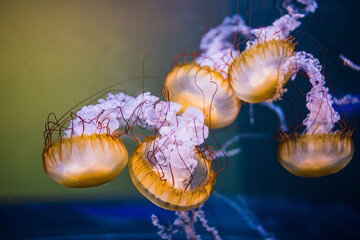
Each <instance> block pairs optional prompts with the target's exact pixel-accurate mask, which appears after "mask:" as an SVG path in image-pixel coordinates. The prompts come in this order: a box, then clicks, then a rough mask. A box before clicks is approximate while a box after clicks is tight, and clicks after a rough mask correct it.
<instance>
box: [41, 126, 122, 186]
mask: <svg viewBox="0 0 360 240" xmlns="http://www.w3.org/2000/svg"><path fill="white" fill-rule="evenodd" d="M42 159H43V165H44V169H45V172H46V173H47V175H48V176H49V177H50V178H51V179H53V180H54V181H56V182H58V183H60V184H61V185H64V186H66V187H72V188H83V187H93V186H97V185H101V184H104V183H107V182H110V181H112V180H113V179H114V178H116V177H117V176H118V175H119V174H120V172H121V171H122V170H123V169H124V167H125V166H126V164H127V162H128V159H129V155H128V151H127V149H126V147H125V145H124V143H123V142H122V141H121V140H120V139H119V138H117V137H114V136H112V135H109V134H96V133H94V134H92V135H86V134H83V135H77V136H72V137H70V138H68V137H64V138H62V139H60V140H57V141H54V142H53V143H51V144H50V145H46V146H45V148H44V151H43V154H42Z"/></svg>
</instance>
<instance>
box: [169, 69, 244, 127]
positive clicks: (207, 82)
mask: <svg viewBox="0 0 360 240" xmlns="http://www.w3.org/2000/svg"><path fill="white" fill-rule="evenodd" d="M165 85H166V88H165V89H166V90H167V92H166V93H165V96H166V97H167V98H168V100H170V101H174V102H177V103H180V104H181V105H182V106H183V107H182V109H181V112H184V111H185V110H186V109H187V108H188V107H190V106H192V107H197V108H199V109H201V110H202V112H203V113H204V114H205V116H206V124H207V125H208V126H209V121H211V127H212V128H220V127H225V126H227V125H229V124H231V123H232V122H233V121H234V120H235V119H236V117H237V115H238V114H239V112H240V108H241V102H240V101H239V100H238V99H237V98H236V97H235V95H234V93H233V90H232V89H231V87H230V85H229V83H228V81H226V80H225V79H224V78H223V76H222V75H221V74H220V73H218V72H216V71H212V70H211V69H210V68H208V67H201V66H200V65H198V64H196V63H190V64H185V65H180V66H177V67H175V68H173V69H172V70H171V72H170V73H169V74H168V75H167V77H166V80H165Z"/></svg>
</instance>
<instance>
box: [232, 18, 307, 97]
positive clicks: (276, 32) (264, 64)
mask: <svg viewBox="0 0 360 240" xmlns="http://www.w3.org/2000/svg"><path fill="white" fill-rule="evenodd" d="M301 16H302V15H300V14H295V15H291V16H290V15H284V16H282V17H281V18H279V19H278V20H276V21H275V22H274V23H273V24H272V25H271V26H267V27H264V28H260V29H253V30H251V33H252V34H253V35H254V36H255V37H254V39H253V40H250V41H248V42H247V49H246V50H245V51H243V52H242V53H241V54H240V55H239V56H238V57H236V58H235V59H234V61H233V62H232V63H231V65H230V67H229V81H230V84H231V86H232V88H233V89H234V92H235V95H236V96H237V97H238V98H239V99H241V100H242V101H245V102H249V103H260V102H263V101H274V100H277V99H280V98H281V96H282V95H283V93H284V92H285V91H286V90H285V89H284V86H285V84H286V83H287V81H288V80H289V79H290V77H291V76H292V75H293V74H294V69H295V66H289V61H288V59H289V58H291V57H292V56H293V55H294V51H295V45H296V44H295V43H293V40H294V39H293V38H291V37H288V35H289V33H290V31H292V30H293V29H295V28H297V27H298V26H299V25H300V22H299V21H297V19H298V18H300V17H301Z"/></svg>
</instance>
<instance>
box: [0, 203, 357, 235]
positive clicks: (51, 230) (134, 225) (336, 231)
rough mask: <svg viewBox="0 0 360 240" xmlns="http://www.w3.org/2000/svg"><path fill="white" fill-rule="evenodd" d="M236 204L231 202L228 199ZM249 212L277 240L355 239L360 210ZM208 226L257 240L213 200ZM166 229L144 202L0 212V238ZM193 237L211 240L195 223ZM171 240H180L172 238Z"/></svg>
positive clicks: (165, 219) (279, 206) (274, 207)
mask: <svg viewBox="0 0 360 240" xmlns="http://www.w3.org/2000/svg"><path fill="white" fill-rule="evenodd" d="M231 200H232V201H235V202H236V198H235V197H232V198H231ZM246 200H247V203H248V206H249V210H250V211H251V212H252V213H253V214H254V215H255V216H256V217H257V219H258V220H259V222H260V223H261V224H262V226H263V227H264V229H266V231H268V232H269V233H272V234H274V235H275V236H276V238H277V239H292V240H297V239H299V240H300V239H302V240H303V239H354V240H355V239H359V237H360V229H359V226H360V211H359V208H356V207H355V206H351V205H346V204H344V203H342V202H340V201H339V202H331V203H324V202H317V203H316V202H308V201H300V200H295V199H286V198H266V199H265V198H259V197H247V198H246ZM203 210H204V211H205V214H206V217H207V219H208V221H209V225H210V226H213V227H215V228H216V229H217V230H218V231H219V234H220V236H221V237H222V238H223V239H262V238H261V236H260V234H259V232H257V231H256V230H253V229H251V227H250V226H249V225H248V222H247V221H245V220H244V215H242V214H240V213H239V212H237V211H236V210H235V209H234V208H233V207H232V206H230V205H229V204H228V203H226V202H225V201H223V200H222V199H219V198H218V197H216V196H213V197H211V198H210V200H209V201H207V202H206V204H205V205H204V208H203ZM152 214H156V215H157V216H158V218H159V220H160V222H161V223H162V224H164V225H168V224H169V223H171V222H173V220H174V219H175V214H174V212H171V211H166V210H163V209H161V208H158V207H156V206H154V205H153V204H151V203H150V202H148V201H146V200H138V199H131V200H112V201H88V202H80V201H79V202H27V203H19V204H10V205H5V206H1V207H0V229H1V231H0V239H59V240H60V239H104V240H105V239H161V238H160V237H159V236H157V234H156V232H157V231H158V230H157V228H156V227H154V226H153V225H152V224H151V215H152ZM196 229H197V233H198V234H200V235H202V236H203V239H211V237H210V235H209V234H208V233H207V232H206V231H204V229H203V228H202V227H201V225H200V224H198V225H196ZM174 239H185V234H183V233H182V234H176V235H174Z"/></svg>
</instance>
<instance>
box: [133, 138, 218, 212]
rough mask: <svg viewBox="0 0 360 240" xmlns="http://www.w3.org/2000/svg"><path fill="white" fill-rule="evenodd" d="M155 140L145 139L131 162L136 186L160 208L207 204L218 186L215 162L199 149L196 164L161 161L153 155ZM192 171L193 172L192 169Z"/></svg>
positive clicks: (185, 208)
mask: <svg viewBox="0 0 360 240" xmlns="http://www.w3.org/2000/svg"><path fill="white" fill-rule="evenodd" d="M154 151H155V152H156V151H159V150H156V149H154V139H151V138H149V139H146V140H145V141H144V143H143V144H142V145H141V146H139V147H138V148H137V150H136V151H135V153H134V155H133V156H132V157H131V159H130V161H129V170H130V176H131V179H132V181H133V182H134V184H135V186H136V188H137V189H138V190H139V191H140V192H141V193H142V194H143V195H144V196H145V197H146V198H148V199H149V200H150V201H151V202H153V203H154V204H156V205H158V206H159V207H162V208H165V209H168V210H173V211H187V210H190V209H195V208H198V207H200V206H201V205H203V204H204V202H205V201H206V200H207V199H208V198H209V197H210V195H211V194H212V192H213V190H214V186H215V181H216V180H215V172H214V170H213V169H212V165H211V163H212V161H211V160H210V159H207V157H206V155H205V154H203V153H200V152H198V151H196V153H195V158H194V159H195V160H196V167H194V169H193V170H192V171H191V170H188V169H182V168H180V169H179V168H176V167H171V166H172V165H171V163H168V164H162V163H160V162H159V161H158V160H156V158H155V157H154V154H153V153H154ZM190 171H191V172H190Z"/></svg>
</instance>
